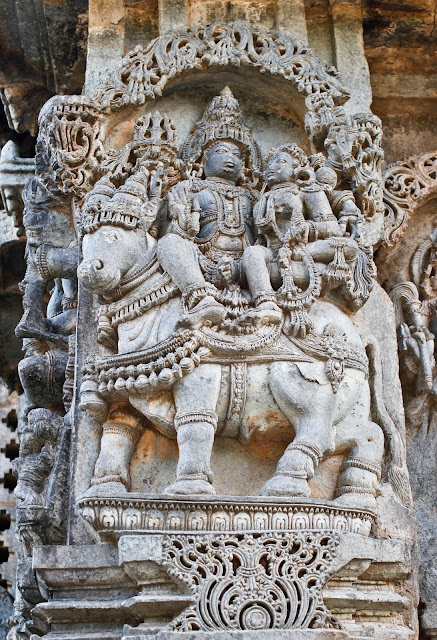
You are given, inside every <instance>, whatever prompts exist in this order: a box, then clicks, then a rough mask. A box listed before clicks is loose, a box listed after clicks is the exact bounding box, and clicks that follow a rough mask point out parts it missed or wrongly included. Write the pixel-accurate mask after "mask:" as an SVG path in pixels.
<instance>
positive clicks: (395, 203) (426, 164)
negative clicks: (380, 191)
mask: <svg viewBox="0 0 437 640" xmlns="http://www.w3.org/2000/svg"><path fill="white" fill-rule="evenodd" d="M383 184H384V212H385V231H384V242H385V244H386V245H388V246H390V245H392V244H394V243H395V242H396V241H397V240H399V239H400V238H401V237H402V236H403V235H404V233H405V231H406V229H407V226H408V221H409V219H410V217H411V215H413V213H414V211H415V209H416V206H417V205H418V204H419V203H420V202H422V203H423V202H424V199H425V198H427V197H428V196H430V195H432V194H434V193H436V192H437V152H436V151H433V152H431V153H425V154H424V155H422V156H419V157H418V156H411V157H410V158H408V159H406V160H402V161H400V162H396V163H394V164H391V165H390V166H389V167H388V168H387V169H386V170H385V171H384V174H383Z"/></svg>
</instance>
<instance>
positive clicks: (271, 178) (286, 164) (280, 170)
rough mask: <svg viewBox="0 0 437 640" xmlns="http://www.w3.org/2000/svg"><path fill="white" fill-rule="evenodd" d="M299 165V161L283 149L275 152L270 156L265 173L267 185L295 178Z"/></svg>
mask: <svg viewBox="0 0 437 640" xmlns="http://www.w3.org/2000/svg"><path fill="white" fill-rule="evenodd" d="M298 166H299V162H298V161H297V160H296V158H293V157H292V156H291V155H290V154H289V153H285V152H283V151H280V152H279V153H275V154H274V155H273V156H272V157H271V158H270V160H269V163H268V165H267V168H266V170H265V173H264V176H265V180H266V182H267V185H268V186H269V187H271V186H272V185H274V184H279V183H280V182H291V181H292V180H293V178H294V173H295V169H296V168H297V167H298Z"/></svg>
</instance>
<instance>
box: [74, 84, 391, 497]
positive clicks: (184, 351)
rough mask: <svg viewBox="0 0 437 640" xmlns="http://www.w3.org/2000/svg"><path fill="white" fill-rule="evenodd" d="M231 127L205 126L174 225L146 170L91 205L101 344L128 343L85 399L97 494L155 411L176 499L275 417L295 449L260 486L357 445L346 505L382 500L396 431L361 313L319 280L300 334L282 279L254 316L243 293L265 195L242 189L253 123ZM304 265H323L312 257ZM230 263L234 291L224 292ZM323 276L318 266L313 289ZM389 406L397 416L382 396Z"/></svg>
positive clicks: (90, 378)
mask: <svg viewBox="0 0 437 640" xmlns="http://www.w3.org/2000/svg"><path fill="white" fill-rule="evenodd" d="M232 99H233V97H232ZM229 100H230V98H229ZM233 100H234V99H233ZM228 106H229V105H228ZM231 106H234V107H235V105H232V104H231ZM210 109H211V107H210ZM207 115H208V112H207ZM237 115H238V114H237ZM227 117H228V118H229V109H228V112H227ZM204 119H205V116H204ZM225 124H226V123H225ZM227 124H229V123H227ZM231 125H232V126H230V127H226V126H224V124H223V123H220V126H219V127H217V128H214V127H212V129H211V127H210V126H209V128H208V129H207V130H206V131H205V128H204V129H203V130H202V122H201V123H200V126H199V127H198V131H199V130H200V132H201V135H200V138H201V140H202V145H200V144H199V145H198V146H199V148H198V149H197V151H196V139H195V136H194V137H193V138H192V139H191V142H190V144H191V160H194V161H196V160H200V164H201V166H202V167H203V171H204V174H203V176H202V178H200V177H198V178H195V179H194V180H188V181H185V182H182V183H179V184H177V185H176V186H175V187H173V188H172V189H171V190H170V192H169V195H168V198H167V201H168V204H169V212H170V216H169V218H170V219H171V218H173V220H175V219H176V221H175V222H174V224H173V226H170V227H168V226H167V227H165V225H164V226H162V225H161V233H160V234H158V235H161V237H160V238H159V240H157V239H156V237H155V236H157V232H156V224H155V222H156V219H157V213H158V210H160V208H161V205H162V201H161V200H160V198H159V194H157V193H156V191H157V190H156V188H155V187H153V188H151V189H150V190H149V193H147V187H146V185H147V183H148V176H145V175H142V172H141V170H139V171H138V172H137V173H136V174H135V175H134V176H131V178H129V179H128V180H127V181H126V183H125V185H124V186H122V187H121V188H119V189H118V190H115V187H113V186H112V185H111V184H110V182H109V180H107V181H106V182H105V181H103V182H101V184H100V185H98V186H97V188H96V189H95V194H94V195H93V196H92V197H91V198H90V199H89V201H88V206H87V210H86V214H85V216H84V222H83V231H84V238H83V260H82V263H81V264H80V265H79V269H78V276H79V279H80V280H81V282H82V284H83V285H84V286H85V287H86V288H87V289H89V290H90V291H92V292H94V293H96V294H99V296H100V298H99V300H100V303H101V308H100V322H99V326H100V335H101V341H102V342H105V343H106V344H109V345H112V348H114V347H115V350H116V354H115V355H109V356H106V357H103V358H101V359H99V360H97V362H94V363H93V364H92V365H90V366H89V367H88V368H87V370H86V371H85V377H84V382H83V385H82V393H81V403H82V407H83V408H86V409H88V410H89V411H90V412H94V413H98V414H99V415H101V416H103V419H104V424H103V433H102V439H101V449H100V455H99V458H98V460H97V463H96V468H95V472H94V478H93V482H92V484H93V488H92V491H93V492H98V493H103V494H105V493H108V492H109V493H111V492H113V491H115V490H117V489H122V490H129V484H130V480H129V465H130V460H131V457H132V455H133V452H134V451H135V447H136V445H137V442H138V440H139V438H140V436H141V433H142V431H143V429H144V426H143V424H142V419H141V415H142V416H145V417H146V418H147V420H148V424H149V425H150V424H151V425H153V426H154V427H155V428H156V429H158V430H159V431H160V432H161V433H163V434H164V435H166V436H168V437H170V438H174V437H177V442H178V446H179V462H178V467H177V479H176V482H175V483H174V484H172V485H171V486H169V487H168V488H167V489H166V493H167V494H170V495H178V494H179V495H181V494H182V495H184V494H185V495H196V494H213V493H215V491H214V488H213V485H212V471H211V468H210V458H211V451H212V447H213V443H214V438H215V437H216V436H219V437H238V438H239V439H240V441H243V442H244V441H247V440H248V439H249V438H250V437H251V436H252V435H253V434H254V433H255V432H258V434H263V435H264V437H265V438H269V429H271V425H272V424H275V425H276V427H278V425H279V426H280V428H281V429H283V430H284V429H287V430H288V432H289V439H290V443H291V444H290V445H289V446H288V447H287V449H286V451H285V453H284V455H283V456H282V458H281V459H280V460H279V463H278V466H277V471H276V473H275V475H274V477H273V478H271V479H270V480H269V481H268V482H267V483H266V484H265V486H264V487H263V488H262V489H261V495H267V496H309V495H310V490H309V486H308V479H309V478H311V477H312V476H313V475H314V470H315V467H316V466H317V465H318V464H319V462H320V461H321V460H322V459H323V458H324V457H325V456H329V455H330V454H332V453H333V452H334V451H336V452H339V451H344V452H346V458H345V462H344V470H343V472H342V474H341V476H340V479H339V487H338V498H337V500H338V501H339V502H340V503H342V504H346V505H350V506H355V507H368V508H372V507H374V506H375V495H376V491H377V486H378V481H379V477H380V474H381V465H382V458H383V455H384V434H383V431H382V429H381V427H380V426H379V425H377V424H376V423H374V422H372V420H371V419H370V415H371V412H370V397H371V394H370V389H369V383H368V379H367V378H368V360H367V356H366V352H365V349H364V346H363V343H362V340H361V338H360V336H359V334H358V332H357V330H356V329H355V327H354V326H353V323H352V322H351V320H350V319H349V318H348V316H347V315H346V314H345V313H344V312H343V311H341V310H340V309H339V308H338V307H337V306H336V305H334V304H333V303H331V302H328V301H327V300H323V299H317V298H318V294H320V289H319V290H318V291H317V293H316V294H314V296H313V301H312V304H311V305H309V304H308V303H307V304H306V307H307V308H310V309H309V313H308V316H307V315H306V309H305V304H302V305H301V306H300V307H296V306H295V307H294V308H293V313H294V316H293V317H294V320H296V317H298V318H300V328H301V329H302V327H303V328H304V331H300V337H299V336H298V335H296V332H293V331H290V317H289V318H288V326H286V325H287V322H286V316H287V308H286V305H285V306H284V307H283V313H281V311H280V309H279V307H278V305H277V304H276V301H275V300H276V294H274V292H273V290H272V291H270V292H269V293H268V295H264V294H263V295H261V296H259V299H258V301H257V300H256V299H255V305H257V302H258V303H260V305H264V306H263V308H262V313H261V314H259V316H258V320H256V319H255V321H254V322H253V323H252V326H248V318H249V320H250V319H251V318H252V317H253V316H251V312H250V308H249V309H248V307H249V302H248V299H249V296H248V295H242V294H241V291H240V288H239V287H238V285H236V280H235V272H236V271H239V272H240V278H241V272H243V271H244V269H246V272H247V273H249V272H250V268H251V260H253V258H254V255H255V256H256V253H257V252H255V254H254V253H253V252H250V251H246V252H244V253H243V249H244V247H245V246H247V245H248V244H249V245H250V244H252V242H251V236H250V222H251V221H250V207H251V194H250V191H249V190H248V189H246V188H242V187H238V186H236V183H237V181H238V180H239V177H240V174H241V172H242V168H243V165H244V162H245V153H249V152H250V148H249V150H248V144H247V139H248V133H247V129H244V125H242V123H241V119H239V118H238V117H237V116H235V118H234V121H233V122H231ZM238 132H240V133H238ZM237 134H238V135H237ZM208 136H209V138H208ZM205 140H206V143H205ZM249 147H250V145H249ZM193 149H194V151H193ZM196 154H197V155H196ZM252 155H253V154H252ZM200 175H201V174H200ZM99 189H100V192H101V193H100V195H99ZM102 194H104V195H102ZM214 207H215V209H214ZM228 214H229V215H228ZM174 230H176V231H177V233H173V232H169V231H174ZM227 243H229V244H227ZM334 244H335V243H334ZM199 245H201V249H199ZM335 246H336V247H337V248H338V246H339V244H338V243H337V244H335ZM319 249H320V247H319ZM171 252H173V253H174V255H176V257H179V260H176V261H175V260H174V259H173V260H172V259H171V256H170V254H171ZM230 255H232V256H233V257H234V258H235V257H236V258H239V259H240V264H241V265H242V266H241V267H239V268H238V267H236V265H235V260H233V261H231V262H232V264H231V266H230V264H229V260H228V258H229V256H230ZM246 256H247V257H246ZM241 259H242V260H241ZM175 264H176V267H175ZM305 264H306V266H307V267H308V265H310V266H311V264H312V265H313V267H314V265H315V262H314V260H313V259H312V258H311V256H310V255H309V254H308V255H307V261H306V262H305ZM187 265H188V266H187ZM324 266H325V268H326V265H324ZM294 267H296V268H295V270H294V271H293V269H294ZM287 269H288V271H287V277H288V278H289V279H291V280H294V281H295V282H296V283H299V277H301V271H302V269H301V264H297V265H294V263H293V261H291V262H290V263H289V264H288V267H287ZM229 273H231V274H233V277H234V280H232V279H231V280H230V276H229ZM284 273H285V272H284ZM170 274H171V275H170ZM220 274H221V276H222V279H223V280H224V281H225V283H227V284H228V285H230V286H224V287H223V286H221V287H219V284H218V283H219V281H220ZM247 279H248V280H250V277H248V278H247ZM310 280H311V278H310ZM316 281H318V276H317V273H314V282H313V285H314V287H313V288H314V289H317V287H316V286H315V284H314V283H315V282H316ZM213 282H215V283H216V285H217V287H219V288H217V287H216V286H214V284H213ZM222 284H223V283H222ZM302 286H304V285H302ZM296 291H301V289H300V288H298V289H296ZM254 298H255V296H254ZM291 300H292V302H293V301H294V298H293V296H292V297H291ZM266 303H267V304H266ZM257 306H258V305H257ZM255 310H256V309H255ZM288 312H290V310H289V309H288ZM289 315H290V313H289ZM255 318H256V315H255ZM260 318H261V320H260ZM265 318H267V322H266V321H265ZM284 318H285V320H284ZM240 320H241V323H240V322H239V321H240ZM291 324H293V323H291ZM295 324H296V322H295ZM298 324H299V323H298ZM293 333H294V335H293ZM297 334H299V332H297ZM373 364H374V366H375V365H376V366H377V363H373ZM229 369H231V375H230V378H229V379H230V381H231V386H232V388H231V389H229V390H228V392H229V403H228V406H227V407H224V405H223V402H219V395H220V390H221V383H222V374H223V373H224V372H225V371H226V372H227V371H228V370H229ZM376 378H378V376H376ZM378 379H379V378H378ZM242 388H244V389H245V392H244V393H243V392H242V391H241V389H242ZM373 397H374V398H375V399H376V400H378V398H380V397H381V393H374V394H373ZM377 415H378V416H383V415H386V412H385V413H384V409H383V408H381V407H380V408H379V409H378V410H377ZM382 426H383V428H384V430H385V432H386V435H387V437H388V438H389V439H390V442H391V443H392V445H394V446H392V452H393V454H394V460H393V463H394V466H396V464H398V465H399V466H400V464H401V454H400V453H399V451H400V450H401V444H399V434H398V432H397V430H396V428H395V427H394V425H393V424H392V423H391V421H390V419H389V418H388V417H386V419H384V420H382ZM392 466H393V465H392ZM400 474H401V475H402V471H400Z"/></svg>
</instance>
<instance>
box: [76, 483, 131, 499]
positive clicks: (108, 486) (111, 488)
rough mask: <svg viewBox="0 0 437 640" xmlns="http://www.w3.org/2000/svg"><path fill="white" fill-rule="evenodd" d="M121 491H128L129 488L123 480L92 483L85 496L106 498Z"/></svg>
mask: <svg viewBox="0 0 437 640" xmlns="http://www.w3.org/2000/svg"><path fill="white" fill-rule="evenodd" d="M119 493H127V489H126V487H125V486H124V484H123V483H122V482H102V483H100V484H94V485H91V487H90V488H89V489H88V490H87V491H85V493H84V494H83V497H84V498H100V497H102V498H104V497H110V496H114V495H118V494H119Z"/></svg>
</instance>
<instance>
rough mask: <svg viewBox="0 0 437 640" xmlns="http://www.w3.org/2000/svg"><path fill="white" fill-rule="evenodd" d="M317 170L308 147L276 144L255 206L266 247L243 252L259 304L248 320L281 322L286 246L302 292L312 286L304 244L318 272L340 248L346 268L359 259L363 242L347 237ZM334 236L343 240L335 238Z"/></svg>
mask: <svg viewBox="0 0 437 640" xmlns="http://www.w3.org/2000/svg"><path fill="white" fill-rule="evenodd" d="M324 173H326V169H325V170H324ZM332 173H334V172H332ZM316 175H317V174H316V173H315V172H314V170H313V169H312V168H311V167H310V164H309V162H308V158H307V156H306V154H305V153H304V151H302V149H300V148H299V147H297V146H296V145H294V144H288V145H283V146H281V147H279V148H277V149H275V150H274V151H273V152H272V153H271V155H270V156H269V158H268V161H267V168H266V170H265V173H264V177H265V185H266V187H267V189H266V191H265V193H263V195H262V197H261V199H260V201H259V202H258V203H257V204H256V205H255V207H254V220H255V224H256V227H257V230H258V233H259V234H260V235H261V236H262V237H263V239H264V242H265V244H266V246H263V245H261V244H257V245H255V246H251V247H247V248H246V249H245V251H244V254H243V259H242V271H243V274H244V276H245V278H246V280H247V283H248V287H249V290H250V293H251V294H252V297H253V300H254V303H255V309H252V310H250V311H248V312H247V313H246V314H245V317H244V318H243V319H242V321H243V322H255V323H259V324H268V323H270V322H272V321H276V322H279V320H280V317H281V310H280V308H279V306H278V298H277V289H278V288H279V287H280V286H281V285H282V284H283V278H282V275H281V259H280V256H281V250H283V249H284V247H285V248H286V251H287V252H288V254H289V255H290V256H291V261H290V262H291V266H292V274H293V281H294V284H295V285H296V286H297V287H299V289H298V290H299V291H300V290H301V289H305V288H306V287H307V286H308V274H307V271H306V269H305V265H304V264H303V262H302V260H301V257H300V251H299V247H301V246H302V245H303V246H304V247H305V248H306V251H307V252H308V253H309V254H310V256H311V258H312V260H313V261H314V264H315V266H316V269H317V271H318V272H319V273H323V272H326V270H327V267H328V265H332V264H333V261H335V259H336V257H337V256H338V249H339V248H340V249H341V253H342V258H344V259H345V260H346V263H345V264H344V267H345V269H346V271H347V272H348V271H349V265H351V264H352V263H353V262H354V260H355V259H356V256H357V252H358V245H357V243H356V242H355V240H353V239H352V238H350V237H347V238H346V237H345V238H343V235H344V230H343V229H342V228H341V226H340V224H339V222H338V220H337V218H336V217H335V215H334V213H333V212H332V208H331V205H330V203H329V199H328V196H327V193H326V185H324V184H322V183H321V182H319V181H318V180H317V179H316ZM334 175H335V174H334ZM335 238H338V239H340V238H341V240H338V241H335V240H334V241H333V239H335ZM325 280H327V278H326V279H325ZM336 284H339V282H337V283H336ZM274 314H276V320H275V319H274Z"/></svg>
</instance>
